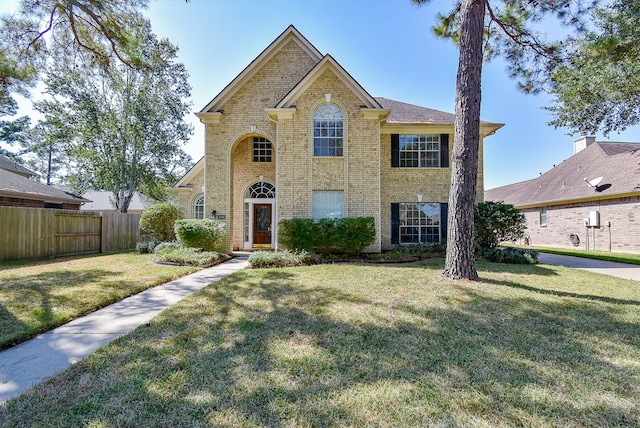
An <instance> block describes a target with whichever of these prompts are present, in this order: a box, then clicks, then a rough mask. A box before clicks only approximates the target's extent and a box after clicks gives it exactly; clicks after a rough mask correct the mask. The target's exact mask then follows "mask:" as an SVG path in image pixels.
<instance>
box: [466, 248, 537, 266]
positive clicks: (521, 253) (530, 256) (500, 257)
mask: <svg viewBox="0 0 640 428" xmlns="http://www.w3.org/2000/svg"><path fill="white" fill-rule="evenodd" d="M477 255H478V257H480V258H483V259H485V260H487V261H490V262H494V263H509V264H515V265H533V264H536V263H538V252H537V251H536V250H528V249H524V248H513V247H496V248H480V249H479V250H478V252H477Z"/></svg>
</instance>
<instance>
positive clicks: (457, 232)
mask: <svg viewBox="0 0 640 428" xmlns="http://www.w3.org/2000/svg"><path fill="white" fill-rule="evenodd" d="M413 2H414V3H416V4H426V3H430V0H413ZM594 5H595V2H592V3H589V4H585V2H583V1H580V0H559V1H558V0H539V1H538V0H515V1H507V0H500V1H498V0H496V1H492V0H457V1H455V2H454V5H453V9H452V10H450V11H449V12H448V13H446V14H439V15H438V23H437V25H436V26H435V28H434V30H435V34H436V35H438V36H440V37H447V38H450V39H452V40H453V41H454V42H455V43H456V44H457V46H458V49H459V52H460V59H459V63H458V75H457V83H456V101H455V106H456V107H455V113H456V120H455V137H454V142H453V156H452V160H451V169H452V172H451V189H450V194H449V218H448V224H449V230H448V231H447V255H446V262H445V268H444V273H443V275H444V276H445V277H448V278H452V279H471V280H475V279H477V278H478V274H477V272H476V268H475V258H474V223H473V213H474V207H475V202H476V184H477V176H478V147H479V141H480V103H481V99H482V88H481V76H482V62H483V60H484V59H490V58H491V57H493V56H494V55H501V56H503V57H504V58H505V59H506V60H507V62H508V64H509V72H510V74H511V75H512V76H513V77H516V78H518V79H519V85H520V88H521V89H522V90H524V91H527V92H535V91H538V90H540V89H541V88H543V87H544V84H545V81H546V79H548V78H549V76H550V73H552V72H553V70H555V68H556V67H557V66H558V65H559V64H562V63H563V61H566V59H567V55H568V54H569V53H568V52H567V51H566V50H565V46H568V45H569V44H568V43H561V42H560V41H549V40H546V39H545V37H544V36H543V35H542V34H541V33H539V32H536V31H535V25H536V24H537V23H540V22H541V21H542V20H543V19H544V18H547V17H549V16H555V17H556V18H557V19H558V20H559V21H560V23H561V24H563V25H566V26H570V27H572V28H575V29H578V30H584V23H583V17H584V16H585V14H586V13H587V12H588V11H589V10H590V9H591V8H593V7H594ZM532 26H533V27H532Z"/></svg>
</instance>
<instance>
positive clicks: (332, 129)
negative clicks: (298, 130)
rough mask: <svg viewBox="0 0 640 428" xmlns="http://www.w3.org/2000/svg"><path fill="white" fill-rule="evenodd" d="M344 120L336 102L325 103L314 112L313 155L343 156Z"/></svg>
mask: <svg viewBox="0 0 640 428" xmlns="http://www.w3.org/2000/svg"><path fill="white" fill-rule="evenodd" d="M343 135H344V121H343V116H342V111H340V109H339V108H338V107H337V106H336V105H335V104H323V105H321V106H320V107H318V108H317V109H316V111H315V113H314V114H313V155H314V156H342V154H343Z"/></svg>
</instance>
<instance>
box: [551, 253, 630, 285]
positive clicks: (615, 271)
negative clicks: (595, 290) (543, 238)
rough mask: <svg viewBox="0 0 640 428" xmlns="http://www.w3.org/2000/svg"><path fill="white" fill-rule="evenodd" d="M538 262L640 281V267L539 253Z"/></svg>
mask: <svg viewBox="0 0 640 428" xmlns="http://www.w3.org/2000/svg"><path fill="white" fill-rule="evenodd" d="M538 261H539V262H540V263H544V264H548V265H559V266H566V267H571V268H576V269H583V270H588V271H590V272H596V273H602V274H604V275H612V276H617V277H619V278H625V279H632V280H634V281H640V265H631V264H626V263H617V262H608V261H604V260H596V259H587V258H584V257H574V256H563V255H559V254H549V253H542V252H541V253H539V254H538Z"/></svg>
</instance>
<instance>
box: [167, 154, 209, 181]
mask: <svg viewBox="0 0 640 428" xmlns="http://www.w3.org/2000/svg"><path fill="white" fill-rule="evenodd" d="M203 169H204V156H203V157H201V158H200V160H199V161H198V162H196V164H195V165H194V166H192V167H191V169H190V170H189V171H187V172H186V174H185V175H183V176H182V178H181V179H180V180H178V182H177V183H175V184H174V185H173V186H171V188H179V187H184V186H186V185H187V184H189V183H190V182H192V181H193V179H194V178H195V177H196V175H198V174H200V173H201V172H202V170H203Z"/></svg>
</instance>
